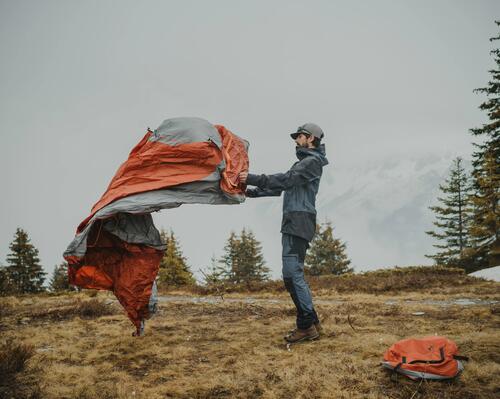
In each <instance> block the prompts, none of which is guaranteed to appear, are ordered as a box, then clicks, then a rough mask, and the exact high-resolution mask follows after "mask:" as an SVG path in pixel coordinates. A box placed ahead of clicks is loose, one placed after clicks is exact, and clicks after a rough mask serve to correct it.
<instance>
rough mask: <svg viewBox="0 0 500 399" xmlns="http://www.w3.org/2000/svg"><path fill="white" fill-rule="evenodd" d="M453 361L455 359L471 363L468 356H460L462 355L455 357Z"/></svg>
mask: <svg viewBox="0 0 500 399" xmlns="http://www.w3.org/2000/svg"><path fill="white" fill-rule="evenodd" d="M453 359H455V360H464V361H466V362H468V361H469V358H468V357H467V356H460V355H453Z"/></svg>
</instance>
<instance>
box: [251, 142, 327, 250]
mask: <svg viewBox="0 0 500 399" xmlns="http://www.w3.org/2000/svg"><path fill="white" fill-rule="evenodd" d="M296 153H297V158H298V159H299V160H298V162H295V163H294V164H293V166H292V167H291V168H290V170H289V171H288V172H286V173H276V174H273V175H253V174H248V178H247V184H248V185H250V186H257V188H254V189H248V190H247V197H251V198H255V197H265V196H280V195H281V192H282V191H284V192H285V195H284V198H283V219H282V222H281V232H282V233H286V234H291V235H294V236H298V237H301V238H304V239H305V240H307V241H311V240H312V238H313V237H314V233H315V232H316V194H317V193H318V189H319V181H320V179H321V174H322V173H323V166H325V165H327V164H328V160H327V159H326V154H325V145H324V144H321V145H320V146H319V147H318V148H301V147H297V150H296Z"/></svg>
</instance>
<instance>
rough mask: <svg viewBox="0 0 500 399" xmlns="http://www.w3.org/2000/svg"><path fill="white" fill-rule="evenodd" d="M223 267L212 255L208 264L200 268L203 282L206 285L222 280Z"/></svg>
mask: <svg viewBox="0 0 500 399" xmlns="http://www.w3.org/2000/svg"><path fill="white" fill-rule="evenodd" d="M224 270H225V269H224V268H223V267H222V266H221V264H220V263H219V262H218V261H217V258H216V257H215V256H212V258H211V260H210V266H208V267H207V268H206V269H205V270H203V269H202V270H200V272H201V274H202V275H203V282H204V283H205V284H206V285H211V284H217V283H221V282H223V281H224V277H223V276H224V274H225V273H224Z"/></svg>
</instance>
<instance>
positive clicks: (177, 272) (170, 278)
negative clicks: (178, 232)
mask: <svg viewBox="0 0 500 399" xmlns="http://www.w3.org/2000/svg"><path fill="white" fill-rule="evenodd" d="M160 235H161V237H162V239H163V241H164V242H165V244H166V247H167V248H166V250H165V254H164V255H163V258H162V260H161V262H160V271H159V280H160V282H161V283H165V284H167V285H173V286H176V287H180V286H183V285H192V284H194V283H195V279H194V277H193V273H191V270H190V269H189V266H188V265H187V263H186V258H185V257H184V256H183V255H182V251H181V249H180V245H179V243H178V242H177V238H176V237H175V235H174V232H173V231H170V234H167V233H166V232H165V231H163V230H162V231H161V233H160Z"/></svg>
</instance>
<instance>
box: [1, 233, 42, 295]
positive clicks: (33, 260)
mask: <svg viewBox="0 0 500 399" xmlns="http://www.w3.org/2000/svg"><path fill="white" fill-rule="evenodd" d="M9 248H10V250H11V252H10V253H9V254H8V255H7V268H6V269H7V273H8V275H9V278H10V280H11V281H12V283H13V285H14V288H15V291H16V292H18V293H21V294H24V293H34V292H40V291H43V290H44V288H43V282H44V281H45V275H46V273H45V272H44V271H43V268H42V266H41V265H40V259H39V258H38V249H36V248H35V247H34V246H33V244H31V242H30V239H29V238H28V233H26V232H25V231H24V230H23V229H21V228H18V229H17V230H16V234H15V235H14V240H13V241H12V242H11V243H10V246H9Z"/></svg>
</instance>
